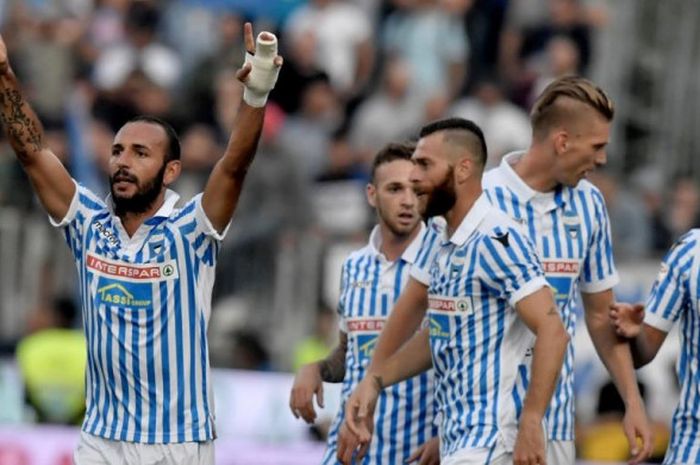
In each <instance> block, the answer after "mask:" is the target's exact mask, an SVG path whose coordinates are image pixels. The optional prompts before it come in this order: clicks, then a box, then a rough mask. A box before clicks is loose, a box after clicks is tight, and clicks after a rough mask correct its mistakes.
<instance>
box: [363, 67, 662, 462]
mask: <svg viewBox="0 0 700 465" xmlns="http://www.w3.org/2000/svg"><path fill="white" fill-rule="evenodd" d="M613 113H614V109H613V104H612V102H611V100H610V99H609V98H608V96H607V95H606V94H605V93H604V92H603V91H602V90H601V89H599V88H598V87H597V86H595V85H594V84H593V83H591V82H590V81H587V80H585V79H582V78H579V77H565V78H561V79H558V80H556V81H554V82H553V83H552V84H550V85H549V86H548V87H547V88H546V89H545V90H544V92H543V93H542V95H540V97H539V98H538V100H537V101H536V102H535V105H534V106H533V110H532V114H531V124H532V129H533V141H532V145H531V146H530V148H529V149H528V150H527V151H525V152H516V153H511V154H508V155H506V156H505V157H504V158H503V160H502V162H501V164H500V166H498V167H497V168H494V169H493V170H490V171H489V172H487V173H486V174H485V175H484V180H483V188H484V191H485V193H486V195H487V196H488V198H489V200H490V201H491V203H493V204H494V205H495V206H496V207H497V208H499V209H501V210H502V211H503V212H505V213H506V214H507V215H508V216H510V217H511V218H513V219H514V220H516V221H517V222H518V223H520V224H521V225H522V226H523V227H525V229H526V230H527V233H528V235H529V237H530V239H531V240H532V242H533V243H534V244H535V247H536V249H537V252H538V255H539V256H540V258H541V260H542V263H543V266H544V269H545V273H546V275H547V280H548V281H549V283H550V285H551V286H553V288H554V289H555V294H556V301H557V306H558V308H559V310H560V312H561V315H562V319H563V321H564V325H565V326H566V328H567V331H568V332H569V334H570V335H571V338H572V340H573V335H574V330H575V326H576V315H575V313H574V307H575V305H576V295H577V292H578V291H577V289H578V290H579V291H580V293H581V297H582V301H583V305H584V310H585V319H586V325H587V327H588V331H589V333H590V334H591V338H592V340H593V343H594V345H595V348H596V350H597V352H598V355H599V357H600V358H601V360H602V361H603V363H604V364H605V366H606V367H607V369H608V371H609V372H610V374H611V376H612V378H613V380H614V381H615V384H616V386H617V388H618V390H619V392H620V394H621V397H622V399H624V401H625V405H626V407H627V410H626V413H625V417H624V421H623V425H624V429H625V432H626V434H627V437H628V440H629V444H630V451H631V454H632V462H633V463H638V462H640V461H642V460H643V459H644V458H645V457H648V456H649V454H650V453H651V448H652V446H653V444H652V440H651V428H650V426H649V424H648V421H647V419H646V414H645V411H644V404H643V402H642V400H641V396H640V394H639V391H638V388H637V383H636V378H635V374H634V369H633V364H632V360H631V356H630V352H629V346H628V344H627V342H626V341H625V340H623V339H620V338H618V337H617V336H616V335H615V332H614V330H612V328H611V327H610V325H609V323H608V319H607V314H608V309H609V306H610V305H611V304H612V303H613V292H612V288H613V286H614V285H615V284H617V282H618V276H617V272H616V270H615V266H614V262H613V258H612V242H611V239H610V228H609V220H608V214H607V210H606V208H605V203H604V201H603V198H602V196H601V194H600V192H599V191H598V190H597V189H596V188H595V187H594V186H593V185H592V184H591V183H590V182H588V181H587V180H585V176H586V174H587V173H588V172H589V171H590V170H592V169H594V168H596V167H597V166H600V165H603V164H605V163H606V161H607V156H606V153H605V147H606V145H607V142H608V138H609V132H610V122H611V120H612V118H613ZM420 291H421V288H420V286H413V285H412V283H410V282H409V284H408V285H407V294H408V293H409V292H412V293H414V294H415V295H418V296H420ZM423 299H424V297H423ZM399 306H400V308H397V309H395V310H394V311H392V317H391V319H390V320H389V321H388V322H387V324H386V325H385V330H384V331H383V333H382V335H381V337H380V338H379V340H378V342H377V349H376V351H375V355H374V358H376V359H377V362H378V363H380V362H381V361H383V360H385V359H386V357H388V356H389V355H390V354H391V353H393V352H394V351H395V350H396V348H398V347H399V346H400V344H401V343H403V341H405V340H406V339H407V338H408V337H409V332H410V331H411V330H415V328H416V327H417V326H418V325H419V321H420V318H422V314H423V312H424V310H422V309H421V308H420V297H414V298H410V296H407V298H406V300H405V301H404V300H403V299H400V300H399V302H398V305H397V307H399ZM573 357H574V352H573V342H570V343H569V346H568V348H567V354H566V359H565V362H564V366H563V368H562V374H561V378H560V381H559V383H558V385H557V390H556V392H555V395H554V397H553V399H552V405H551V406H550V408H549V411H548V414H547V427H548V437H549V439H550V443H549V447H548V450H547V454H548V462H549V463H553V464H557V465H572V464H573V463H574V460H575V448H574V398H573V364H574V363H573V362H574V361H573ZM372 363H374V361H373V362H372ZM526 387H527V380H526V379H525V377H524V376H521V377H520V379H519V382H518V387H517V389H518V391H520V392H521V393H522V391H523V390H524V389H525V388H526ZM637 437H639V438H641V439H642V445H641V447H639V446H638V444H637V439H636V438H637Z"/></svg>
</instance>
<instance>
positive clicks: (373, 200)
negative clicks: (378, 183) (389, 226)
mask: <svg viewBox="0 0 700 465" xmlns="http://www.w3.org/2000/svg"><path fill="white" fill-rule="evenodd" d="M365 193H366V194H367V202H368V203H369V205H370V206H371V207H372V208H376V207H377V188H376V187H375V185H374V184H372V183H371V182H370V183H367V188H366V189H365Z"/></svg>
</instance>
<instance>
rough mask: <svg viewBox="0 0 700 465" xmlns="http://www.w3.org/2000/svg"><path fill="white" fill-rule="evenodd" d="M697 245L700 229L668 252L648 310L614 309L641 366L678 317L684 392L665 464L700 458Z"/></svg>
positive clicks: (640, 307) (616, 323)
mask: <svg viewBox="0 0 700 465" xmlns="http://www.w3.org/2000/svg"><path fill="white" fill-rule="evenodd" d="M699 251H700V229H693V230H691V231H689V232H688V233H687V234H685V235H684V236H683V237H681V238H680V239H679V240H678V242H676V244H674V246H673V247H672V248H671V250H670V251H669V252H668V253H667V254H666V257H664V260H663V262H662V263H661V269H660V271H659V275H658V277H657V279H656V282H655V283H654V286H653V287H652V290H651V294H650V295H649V297H648V299H647V302H646V312H645V309H644V306H643V305H630V304H624V303H618V304H615V305H614V306H613V308H612V309H611V310H610V318H611V319H612V322H613V324H614V326H615V328H616V331H617V333H618V334H619V335H621V336H624V337H627V338H629V339H630V341H631V345H632V355H633V357H634V362H635V366H637V367H641V366H644V365H646V364H647V363H649V362H651V361H652V360H653V359H654V357H655V356H656V354H657V353H658V351H659V348H661V344H663V342H664V340H665V339H666V335H667V334H668V332H669V331H671V328H673V325H675V324H676V323H678V322H679V321H680V334H681V337H680V344H681V353H680V357H679V358H678V364H677V366H676V369H677V374H678V379H679V380H680V384H681V394H680V401H679V403H678V406H677V407H676V411H675V413H674V415H673V425H672V428H671V441H670V443H669V445H668V450H667V451H666V457H665V458H664V462H663V463H664V465H681V464H700V436H699V435H698V431H700V409H698V403H699V402H700V394H699V393H700V383H698V379H699V377H700V372H699V371H698V364H697V360H698V352H697V351H698V334H699V333H698V329H699V326H698V316H699V315H700V253H699ZM645 313H646V314H645Z"/></svg>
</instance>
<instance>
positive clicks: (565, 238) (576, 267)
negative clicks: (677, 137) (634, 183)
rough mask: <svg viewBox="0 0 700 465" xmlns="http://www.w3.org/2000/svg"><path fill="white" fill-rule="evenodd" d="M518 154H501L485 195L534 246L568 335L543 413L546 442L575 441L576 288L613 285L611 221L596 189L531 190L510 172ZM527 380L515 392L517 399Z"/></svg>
mask: <svg viewBox="0 0 700 465" xmlns="http://www.w3.org/2000/svg"><path fill="white" fill-rule="evenodd" d="M522 154H523V152H516V153H511V154H508V155H506V156H505V157H504V158H503V160H502V162H501V164H500V166H498V167H496V168H494V169H492V170H490V171H488V172H487V173H485V174H484V179H483V181H482V185H483V188H484V192H486V195H487V196H488V198H489V200H490V201H491V203H492V204H493V205H495V206H496V207H498V208H499V209H501V210H502V211H503V212H505V213H506V214H507V215H508V216H510V217H511V218H513V219H514V220H515V221H517V222H518V223H520V224H521V225H522V226H523V227H524V228H525V229H526V231H527V233H528V235H529V237H530V240H531V241H532V242H533V243H534V244H535V247H536V249H537V252H538V256H539V257H540V260H541V261H542V266H543V267H544V270H545V273H546V275H547V280H548V281H549V283H550V285H551V286H552V287H553V289H554V293H555V298H556V302H557V306H558V307H559V310H560V311H561V318H562V321H563V322H564V326H565V327H566V330H567V331H568V332H569V335H570V336H571V339H570V342H569V345H568V347H567V350H566V357H565V359H564V365H563V367H562V372H561V376H560V378H559V382H558V384H557V388H556V391H555V393H554V396H553V397H552V403H551V404H550V408H549V410H548V412H547V417H546V418H547V428H548V431H549V439H551V440H555V441H571V440H573V439H574V344H573V340H574V332H575V328H576V312H575V307H576V295H577V288H578V289H580V290H581V291H582V292H587V293H595V292H601V291H605V290H608V289H611V288H612V287H613V286H615V285H616V284H617V283H618V281H619V278H618V275H617V271H616V269H615V264H614V262H613V255H612V240H611V235H610V221H609V219H608V213H607V209H606V208H605V202H604V200H603V196H602V195H601V194H600V191H598V189H597V188H596V187H595V186H593V184H591V183H590V182H588V181H586V180H582V181H581V182H579V184H578V185H577V186H576V187H566V186H560V187H558V188H557V189H555V190H554V191H553V192H547V193H542V192H537V191H535V190H533V189H531V188H530V187H529V186H528V185H527V184H526V183H525V182H524V181H523V180H522V179H521V178H520V177H519V176H518V174H517V173H516V172H515V171H514V170H513V168H512V166H511V165H512V164H513V163H514V161H515V160H516V159H517V158H519V157H520V156H522ZM527 384H528V383H527V380H526V379H525V378H524V377H521V378H520V379H519V381H518V385H517V389H518V391H519V395H522V394H523V393H524V392H525V390H526V389H527Z"/></svg>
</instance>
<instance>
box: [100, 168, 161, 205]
mask: <svg viewBox="0 0 700 465" xmlns="http://www.w3.org/2000/svg"><path fill="white" fill-rule="evenodd" d="M164 175H165V163H163V166H162V167H161V169H160V170H158V173H156V175H155V176H154V177H153V178H151V179H148V180H140V179H139V178H138V177H137V176H136V175H134V174H132V173H130V172H129V171H128V170H126V169H125V168H120V169H119V170H117V171H116V172H115V173H114V174H113V175H112V176H110V177H109V189H110V192H111V193H112V201H113V202H114V210H115V213H116V214H117V215H120V216H121V215H123V214H125V213H134V214H139V213H144V212H146V211H148V209H149V208H150V207H151V206H152V205H153V203H154V202H155V201H156V199H157V198H158V194H160V191H161V189H162V188H163V176H164ZM128 185H133V186H134V187H136V192H134V193H133V194H131V195H129V194H127V193H126V192H124V191H125V189H123V188H124V187H125V186H128Z"/></svg>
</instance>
